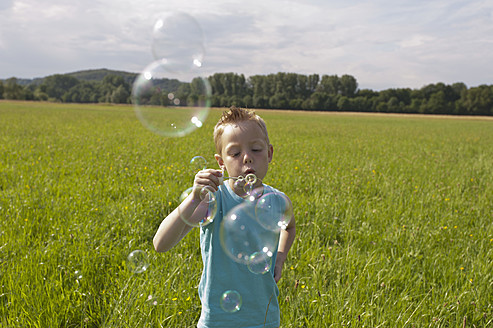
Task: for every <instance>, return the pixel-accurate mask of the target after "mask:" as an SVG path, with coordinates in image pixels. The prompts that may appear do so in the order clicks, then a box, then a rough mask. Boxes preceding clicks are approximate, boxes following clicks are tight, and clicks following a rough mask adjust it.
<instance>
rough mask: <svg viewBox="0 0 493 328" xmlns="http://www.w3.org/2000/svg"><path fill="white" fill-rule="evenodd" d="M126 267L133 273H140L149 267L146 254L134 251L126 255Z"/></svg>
mask: <svg viewBox="0 0 493 328" xmlns="http://www.w3.org/2000/svg"><path fill="white" fill-rule="evenodd" d="M127 267H128V269H129V270H130V271H132V272H133V273H142V272H144V271H146V270H147V268H148V267H149V262H148V260H147V254H146V253H145V252H144V251H141V250H135V251H133V252H131V253H130V254H128V257H127Z"/></svg>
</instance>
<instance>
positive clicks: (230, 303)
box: [220, 290, 243, 313]
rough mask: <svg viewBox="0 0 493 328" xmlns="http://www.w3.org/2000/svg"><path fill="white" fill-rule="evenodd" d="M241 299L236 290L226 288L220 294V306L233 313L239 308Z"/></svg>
mask: <svg viewBox="0 0 493 328" xmlns="http://www.w3.org/2000/svg"><path fill="white" fill-rule="evenodd" d="M242 303H243V301H242V298H241V295H240V293H238V292H237V291H236V290H227V291H225V292H224V293H223V294H222V295H221V300H220V304H221V308H222V309H223V310H224V311H225V312H229V313H234V312H237V311H239V310H240V309H241V305H242Z"/></svg>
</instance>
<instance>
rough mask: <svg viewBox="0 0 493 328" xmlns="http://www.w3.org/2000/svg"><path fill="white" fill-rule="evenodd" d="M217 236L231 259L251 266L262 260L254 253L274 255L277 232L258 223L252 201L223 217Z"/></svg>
mask: <svg viewBox="0 0 493 328" xmlns="http://www.w3.org/2000/svg"><path fill="white" fill-rule="evenodd" d="M219 238H220V241H221V247H222V248H223V250H224V252H225V253H226V255H228V256H229V257H230V258H231V259H232V260H233V261H235V262H238V263H242V264H246V265H250V266H252V265H255V264H256V263H257V262H261V261H263V260H264V257H261V256H259V255H258V254H256V253H264V254H265V255H266V256H268V257H272V256H273V255H274V252H275V250H276V248H277V243H278V241H279V233H278V232H275V231H271V230H268V229H265V228H264V227H263V226H262V225H260V223H259V222H258V221H257V219H256V218H255V205H254V202H244V203H242V204H240V205H237V206H235V207H234V208H233V209H231V210H230V211H229V212H228V213H227V214H226V216H225V217H224V218H223V220H222V222H221V226H220V228H219Z"/></svg>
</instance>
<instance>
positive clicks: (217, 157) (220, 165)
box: [214, 154, 226, 171]
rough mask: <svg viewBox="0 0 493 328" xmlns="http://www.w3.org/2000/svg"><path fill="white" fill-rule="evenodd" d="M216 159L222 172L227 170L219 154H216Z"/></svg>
mask: <svg viewBox="0 0 493 328" xmlns="http://www.w3.org/2000/svg"><path fill="white" fill-rule="evenodd" d="M214 158H215V159H216V162H217V165H219V167H220V168H221V170H223V171H224V170H226V167H225V166H224V160H223V158H222V157H221V155H219V154H215V155H214Z"/></svg>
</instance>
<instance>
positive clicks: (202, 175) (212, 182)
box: [193, 169, 223, 199]
mask: <svg viewBox="0 0 493 328" xmlns="http://www.w3.org/2000/svg"><path fill="white" fill-rule="evenodd" d="M222 177H223V174H222V172H221V171H220V170H214V169H205V170H202V171H200V172H198V173H197V174H196V175H195V179H194V181H193V196H194V198H195V199H201V195H200V193H201V191H202V189H204V187H207V188H209V189H210V190H211V191H214V192H215V191H217V190H218V189H219V186H220V185H221V183H222V182H221V181H222Z"/></svg>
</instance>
